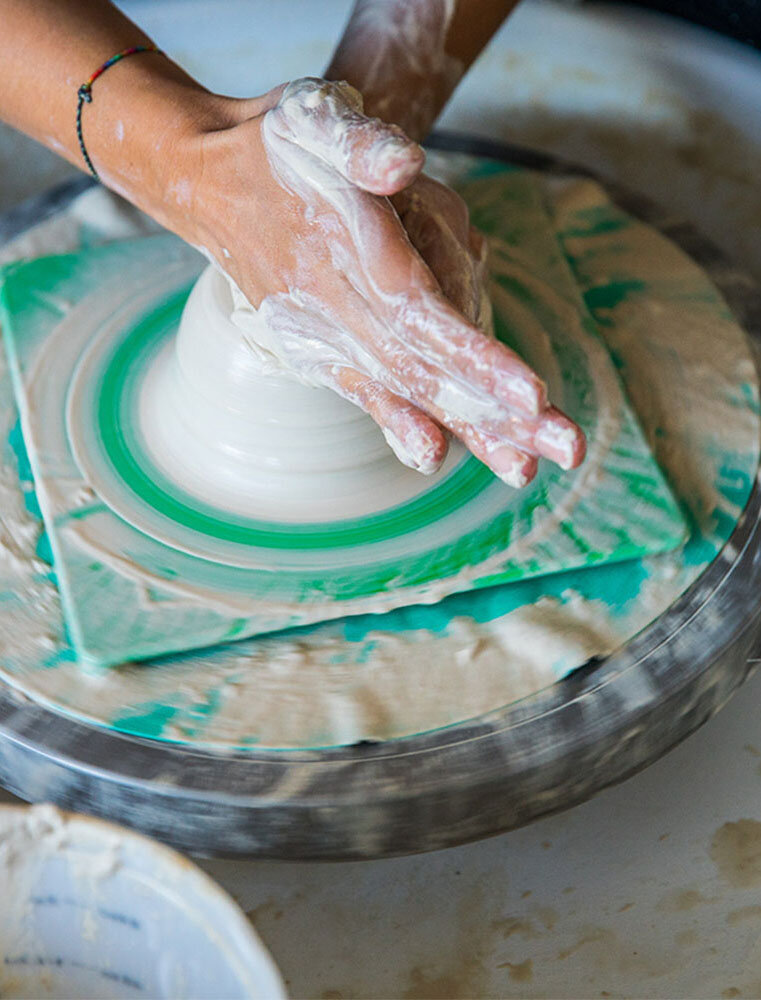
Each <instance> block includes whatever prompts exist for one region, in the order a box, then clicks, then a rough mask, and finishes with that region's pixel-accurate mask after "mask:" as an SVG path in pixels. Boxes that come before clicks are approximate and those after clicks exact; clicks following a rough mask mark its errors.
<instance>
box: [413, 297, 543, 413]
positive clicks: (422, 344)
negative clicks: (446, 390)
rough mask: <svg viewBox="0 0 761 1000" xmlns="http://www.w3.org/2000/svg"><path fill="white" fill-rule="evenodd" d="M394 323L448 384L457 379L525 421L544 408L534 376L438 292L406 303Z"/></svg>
mask: <svg viewBox="0 0 761 1000" xmlns="http://www.w3.org/2000/svg"><path fill="white" fill-rule="evenodd" d="M397 321H398V322H399V323H401V324H404V326H405V327H406V329H407V337H408V340H409V342H410V343H412V344H416V345H418V347H419V351H420V352H421V353H424V354H425V355H426V356H427V357H428V358H429V359H431V360H432V361H435V362H436V363H438V365H439V366H440V367H441V369H442V372H443V373H444V374H445V376H446V377H448V379H449V380H450V382H452V383H454V381H456V380H459V381H460V382H461V383H463V384H464V385H466V386H471V387H472V389H473V390H475V391H474V395H477V396H486V397H488V398H490V399H492V400H493V401H494V402H495V403H496V404H502V405H503V406H506V407H509V408H512V409H514V410H515V411H516V412H517V413H518V414H523V415H524V416H527V417H537V416H539V415H540V414H541V413H543V412H544V410H545V409H546V407H547V387H546V385H545V384H544V382H543V381H542V379H541V378H540V377H539V375H537V373H536V372H535V371H534V370H533V369H532V368H531V367H529V365H527V364H526V362H525V361H523V360H522V359H521V358H520V357H518V355H517V354H516V353H515V352H514V351H511V350H510V348H509V347H506V346H505V345H504V344H501V343H500V342H499V341H497V340H493V339H492V338H491V337H487V336H485V335H484V334H483V333H482V332H481V331H480V330H479V329H478V327H476V326H474V325H473V324H472V323H468V322H466V321H465V320H464V319H463V317H462V316H461V314H460V313H459V312H458V311H457V310H456V309H455V308H454V306H452V305H451V304H450V303H449V302H447V301H446V299H445V298H444V296H443V295H442V294H441V293H438V294H436V293H434V294H425V295H422V296H419V297H418V298H417V299H415V300H410V301H409V302H408V303H406V304H405V307H404V308H403V309H400V310H398V312H397ZM454 415H455V416H456V415H457V414H454Z"/></svg>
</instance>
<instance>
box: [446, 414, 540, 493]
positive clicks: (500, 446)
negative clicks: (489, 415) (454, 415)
mask: <svg viewBox="0 0 761 1000" xmlns="http://www.w3.org/2000/svg"><path fill="white" fill-rule="evenodd" d="M457 436H458V437H459V438H460V440H461V441H462V442H463V444H464V445H465V446H466V447H467V448H468V450H469V451H471V452H472V453H473V454H474V455H475V456H476V458H480V459H481V461H482V462H483V463H484V465H488V467H489V468H490V469H491V470H492V472H493V473H494V474H495V475H496V476H499V478H500V479H501V480H502V482H504V483H507V485H508V486H513V487H514V488H515V489H522V488H523V487H524V486H527V485H528V484H529V483H530V482H531V480H532V479H533V478H534V477H535V476H536V473H537V469H538V468H539V461H538V459H537V457H536V455H531V454H529V453H528V452H526V451H523V450H521V449H520V448H516V447H515V446H514V445H511V444H509V443H507V442H506V441H505V440H504V438H499V437H493V436H492V435H490V434H484V433H482V432H481V431H479V430H478V429H477V428H475V427H470V426H468V425H465V426H463V427H461V428H460V429H459V431H457Z"/></svg>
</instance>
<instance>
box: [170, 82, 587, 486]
mask: <svg viewBox="0 0 761 1000" xmlns="http://www.w3.org/2000/svg"><path fill="white" fill-rule="evenodd" d="M234 118H235V121H234V123H232V124H230V125H229V127H224V128H221V129H218V130H216V131H214V132H210V133H207V134H206V135H205V136H204V138H203V141H202V143H201V145H200V148H199V150H198V155H197V160H196V168H195V170H194V171H192V172H191V182H190V185H189V187H188V188H187V190H186V192H185V201H186V203H187V206H188V212H187V219H188V222H190V220H192V232H191V234H190V236H189V238H190V239H191V241H192V242H194V243H196V244H200V245H202V246H203V247H204V248H205V249H206V250H207V252H209V253H210V254H211V255H213V256H214V257H215V258H216V260H217V261H218V262H219V263H220V265H221V266H222V267H223V268H224V269H225V270H226V271H227V272H228V273H229V274H230V275H231V277H232V278H233V279H234V280H235V282H236V283H237V284H238V286H239V288H240V289H241V290H242V291H243V292H244V293H245V295H246V296H247V297H248V299H249V300H250V301H251V303H252V304H253V305H254V306H255V307H256V308H257V309H258V315H259V318H260V320H261V325H260V327H259V329H258V331H257V342H258V343H260V344H263V346H264V347H265V348H266V349H268V350H270V351H271V352H272V353H273V354H274V355H276V356H277V357H278V358H279V359H280V360H281V361H282V362H283V363H284V364H286V365H287V366H289V367H290V368H292V369H293V370H294V371H296V372H298V373H299V374H300V375H301V376H302V377H304V378H307V379H309V380H310V381H312V382H313V383H314V384H317V385H323V386H329V387H330V388H332V389H334V390H335V391H337V392H339V393H340V394H341V395H343V396H345V397H346V398H348V399H350V400H351V401H352V402H354V403H356V404H357V405H358V406H360V407H362V408H363V409H364V410H366V412H368V413H369V414H370V415H371V416H372V417H373V419H374V420H375V421H376V422H377V423H378V424H379V426H380V427H381V429H382V430H383V432H384V434H385V435H386V438H387V440H388V441H389V444H390V445H391V447H392V448H393V449H394V451H395V452H396V454H397V455H398V456H399V458H400V459H401V460H402V461H403V462H405V463H406V464H408V465H410V466H412V467H413V468H417V469H419V470H420V471H422V472H433V471H435V469H437V468H438V467H439V466H440V464H441V462H442V461H443V459H444V457H445V455H446V450H447V437H446V434H445V433H444V431H443V430H442V428H446V429H448V430H449V431H451V432H452V433H453V434H455V435H456V436H457V437H459V438H460V439H461V440H462V441H464V443H465V444H466V445H467V447H468V448H469V449H470V450H471V451H472V452H473V453H474V454H475V455H477V456H478V457H479V458H481V459H482V460H483V461H484V462H485V463H486V464H487V465H488V466H489V467H490V468H491V469H492V470H493V471H494V472H495V473H496V474H497V475H499V476H500V477H501V478H502V479H504V480H505V481H506V482H508V483H510V484H511V485H513V486H523V485H525V484H526V483H527V482H529V481H530V479H532V478H533V476H534V475H535V473H536V468H537V456H538V455H545V456H546V457H548V458H550V459H552V460H554V461H556V462H558V463H559V464H560V465H562V466H563V467H564V468H572V467H574V466H576V465H578V464H579V462H580V461H581V460H582V458H583V454H584V438H583V434H582V432H581V431H580V430H579V428H578V427H576V425H575V424H574V423H573V422H572V421H570V420H569V419H568V418H567V417H565V416H564V415H563V414H561V413H559V411H557V410H556V409H554V408H553V407H551V406H549V404H548V401H547V396H546V389H545V386H544V384H543V382H542V380H541V379H540V378H539V376H538V375H537V374H536V373H535V372H533V371H532V370H531V369H530V368H529V367H528V365H526V364H525V363H524V362H523V361H522V360H521V359H520V358H519V357H518V356H517V355H516V354H514V353H513V352H512V351H510V350H509V349H508V348H507V347H505V346H504V345H502V344H500V343H498V342H497V341H495V340H492V339H490V338H488V337H486V336H484V334H483V333H482V332H481V331H480V330H479V329H478V328H477V327H476V326H475V325H474V324H473V323H472V322H470V321H469V320H468V319H466V318H465V316H464V315H463V314H462V313H461V312H459V311H458V310H457V309H456V308H455V307H454V306H453V305H452V304H451V302H449V301H447V297H446V295H445V294H444V291H443V290H442V287H441V285H440V284H439V282H437V280H436V278H435V277H434V275H433V273H432V271H431V268H430V267H429V266H427V264H426V262H425V260H424V259H423V256H421V254H420V253H418V252H416V250H415V249H414V247H413V246H412V245H411V243H410V240H409V239H408V236H407V234H406V233H405V230H404V228H403V226H402V223H401V221H400V218H399V216H398V215H397V213H396V212H395V211H394V208H393V207H392V205H391V202H390V201H389V197H388V196H399V194H400V192H404V191H405V189H406V188H408V187H409V186H410V185H411V184H412V183H413V182H414V181H416V179H417V183H416V185H415V186H414V187H413V188H412V189H411V190H410V192H409V194H408V195H407V199H406V204H405V200H404V196H402V198H401V199H400V210H401V211H402V214H403V215H404V216H405V218H406V219H408V224H409V225H410V228H411V231H412V233H413V237H414V238H415V240H416V241H417V242H418V243H419V244H420V245H421V248H422V246H423V244H425V243H426V234H427V233H428V232H429V231H430V230H431V229H432V223H431V222H430V221H428V222H424V224H423V225H422V226H420V227H418V228H417V229H416V228H415V226H413V225H412V216H413V215H414V205H415V203H416V198H418V197H419V198H420V199H428V198H429V197H433V198H438V199H441V198H443V197H444V196H443V195H442V194H441V192H440V191H439V187H440V186H436V187H435V188H433V187H431V185H434V184H435V182H431V181H429V180H428V179H423V178H419V174H420V170H421V167H422V164H423V160H424V154H423V152H422V150H421V149H420V147H419V146H418V145H417V144H416V143H414V142H412V141H411V140H410V139H408V138H407V137H406V136H405V135H404V133H402V132H401V130H400V129H399V128H398V127H396V126H393V125H387V124H384V123H382V122H380V121H379V120H376V119H368V118H366V117H365V116H364V115H363V114H362V111H361V98H360V97H359V95H358V94H357V92H356V91H354V90H353V89H352V88H350V87H348V86H347V85H345V84H333V83H326V82H324V81H321V80H312V79H306V80H299V81H296V82H295V83H291V84H288V85H287V86H285V87H282V88H278V89H277V90H275V91H273V92H272V93H270V94H268V95H266V96H265V97H264V98H261V99H256V100H253V101H242V102H235V113H234ZM444 190H446V189H444ZM432 191H435V192H436V194H435V195H431V192H432ZM447 197H449V195H447ZM463 227H465V228H463ZM455 230H456V232H455ZM465 232H467V233H468V235H467V236H465V240H466V242H468V245H469V247H470V250H471V251H472V259H471V264H472V269H474V268H475V264H474V263H473V262H474V261H475V259H476V257H477V255H478V252H479V251H478V245H477V240H476V241H474V242H473V243H472V244H471V242H470V241H471V237H470V235H469V231H468V230H467V221H466V216H465V217H464V218H460V220H459V221H458V224H457V225H456V226H454V227H453V232H452V239H454V240H455V241H460V242H461V243H462V241H463V234H464V233H465ZM435 243H436V240H432V241H430V242H429V245H427V246H426V247H425V248H424V249H423V253H424V255H426V256H427V258H428V260H429V261H430V262H431V264H432V265H433V266H435V267H436V266H438V264H442V266H440V267H438V270H439V273H440V275H441V280H442V281H443V282H444V285H445V287H446V289H447V291H448V293H449V295H450V296H451V297H452V298H453V299H454V300H455V301H457V302H459V303H461V304H462V306H463V308H465V309H466V311H467V312H468V314H469V315H471V316H474V315H475V313H474V301H475V300H474V296H475V286H474V280H473V275H472V274H470V275H467V274H466V273H465V271H458V269H457V268H452V269H449V268H448V267H447V266H444V265H443V263H442V261H443V260H444V259H445V257H446V255H445V254H443V253H440V252H439V251H438V250H437V248H436V247H435V246H434V244H435ZM447 259H449V258H447Z"/></svg>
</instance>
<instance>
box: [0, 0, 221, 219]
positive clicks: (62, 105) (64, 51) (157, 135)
mask: <svg viewBox="0 0 761 1000" xmlns="http://www.w3.org/2000/svg"><path fill="white" fill-rule="evenodd" d="M0 24H1V25H2V34H3V47H4V51H3V56H2V58H1V59H0V118H2V119H4V120H5V121H6V122H8V123H9V124H11V125H13V126H15V127H16V128H18V129H20V130H22V131H23V132H26V133H27V134H28V135H31V136H32V137H33V138H35V139H37V140H38V141H40V142H41V143H43V144H44V145H46V146H48V147H49V148H50V149H53V150H54V151H55V152H57V153H59V154H60V155H62V156H64V157H65V158H66V159H68V160H69V161H70V162H72V163H74V164H75V165H77V166H78V167H81V168H82V169H85V163H84V160H83V157H82V153H81V151H80V149H79V144H78V141H77V135H76V127H75V116H76V107H77V90H78V88H79V86H80V84H82V83H83V82H84V81H85V80H86V79H87V78H88V77H89V76H90V75H91V73H92V72H93V71H94V70H95V69H97V67H98V66H100V65H101V64H102V63H103V62H105V61H106V60H107V59H109V58H110V57H111V56H113V55H115V54H116V53H117V52H119V51H121V50H123V49H125V48H128V47H131V46H134V45H145V44H149V43H150V39H149V38H148V37H147V36H146V35H145V33H144V32H142V31H141V30H140V29H139V28H138V27H137V26H136V25H135V24H133V23H132V22H131V21H130V20H129V19H128V18H126V17H125V16H124V15H123V14H121V13H120V12H119V11H118V10H117V9H116V8H115V7H113V6H112V5H111V4H110V3H109V2H107V0H34V2H33V3H31V2H30V0H0ZM92 95H93V98H92V103H91V104H86V105H85V106H84V109H83V119H82V123H83V135H84V140H85V144H86V146H87V151H88V154H89V156H90V158H91V159H92V161H93V164H94V165H95V168H96V169H97V171H98V173H99V175H100V176H101V178H102V180H103V181H104V183H105V184H107V185H108V186H109V187H112V188H114V189H115V190H116V191H118V192H119V193H121V194H123V195H124V196H125V197H127V198H129V199H130V200H131V201H133V202H134V203H135V204H137V205H139V206H140V207H141V208H143V209H145V210H146V211H149V212H150V213H151V214H152V215H154V216H155V217H157V218H159V221H167V212H169V213H170V214H171V213H172V212H173V211H174V209H175V208H176V207H177V201H178V191H177V190H175V191H174V192H172V191H171V190H170V188H171V187H172V186H174V188H175V189H177V185H178V184H179V187H180V188H181V187H182V175H183V170H184V165H183V163H182V159H183V156H185V154H186V150H187V148H189V146H190V145H191V141H190V137H191V136H197V134H198V132H199V131H201V130H203V128H204V127H206V126H207V124H208V123H209V121H210V120H211V119H212V118H216V117H217V116H220V115H223V114H224V108H225V104H224V102H223V101H222V100H221V99H219V98H216V97H215V96H214V95H212V94H209V93H208V92H207V91H206V90H204V88H202V87H201V86H200V85H199V84H198V83H196V82H195V81H194V80H192V79H191V78H190V77H189V76H188V75H187V74H186V73H185V72H184V71H183V70H182V69H180V67H179V66H177V65H176V64H175V63H173V62H172V61H171V60H169V59H168V58H166V57H165V56H162V55H159V54H154V53H141V54H139V55H135V56H133V57H131V58H129V59H125V60H123V61H122V62H120V63H118V64H116V65H115V66H113V67H112V68H111V69H109V70H108V72H106V73H104V74H103V75H102V76H101V77H99V78H98V80H97V81H96V83H95V84H94V85H93V91H92ZM173 202H174V205H173V204H172V203H173ZM172 221H173V220H172ZM175 228H176V226H175Z"/></svg>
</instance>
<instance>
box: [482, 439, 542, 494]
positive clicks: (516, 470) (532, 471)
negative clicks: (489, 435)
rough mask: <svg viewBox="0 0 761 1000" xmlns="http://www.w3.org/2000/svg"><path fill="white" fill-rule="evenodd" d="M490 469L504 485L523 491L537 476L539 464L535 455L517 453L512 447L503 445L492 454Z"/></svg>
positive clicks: (490, 456)
mask: <svg viewBox="0 0 761 1000" xmlns="http://www.w3.org/2000/svg"><path fill="white" fill-rule="evenodd" d="M489 467H490V468H491V470H492V472H494V473H495V475H497V476H499V478H500V479H501V480H502V482H503V483H507V485H508V486H514V487H515V488H516V489H522V488H523V487H524V486H526V485H528V483H530V482H531V480H532V479H533V478H534V476H535V475H536V470H537V467H538V463H537V460H536V459H535V458H534V456H533V455H527V454H525V453H524V452H520V451H516V449H515V448H511V447H510V445H502V446H501V447H499V448H495V449H494V451H493V452H491V453H490V455H489Z"/></svg>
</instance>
